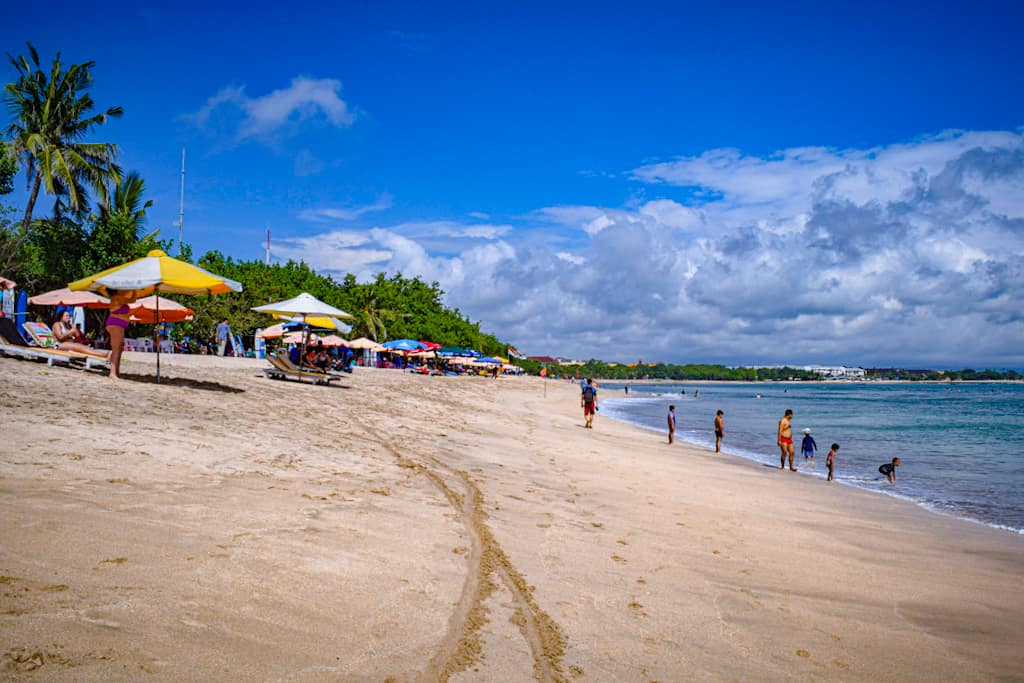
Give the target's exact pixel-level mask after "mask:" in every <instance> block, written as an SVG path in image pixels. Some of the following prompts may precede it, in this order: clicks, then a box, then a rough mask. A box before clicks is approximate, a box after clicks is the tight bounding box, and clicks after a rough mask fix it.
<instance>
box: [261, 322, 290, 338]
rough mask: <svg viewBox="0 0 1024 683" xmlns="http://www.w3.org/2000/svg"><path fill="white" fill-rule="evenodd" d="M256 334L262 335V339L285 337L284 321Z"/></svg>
mask: <svg viewBox="0 0 1024 683" xmlns="http://www.w3.org/2000/svg"><path fill="white" fill-rule="evenodd" d="M256 336H257V337H260V338H261V339H277V338H278V337H283V336H284V323H278V324H276V325H271V326H270V327H268V328H267V329H265V330H263V331H262V332H260V333H259V334H258V335H256Z"/></svg>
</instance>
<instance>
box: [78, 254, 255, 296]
mask: <svg viewBox="0 0 1024 683" xmlns="http://www.w3.org/2000/svg"><path fill="white" fill-rule="evenodd" d="M68 287H69V288H70V289H73V290H76V291H77V290H83V289H88V290H89V291H92V292H99V293H100V294H103V295H105V296H110V292H111V291H119V292H126V293H128V296H129V298H131V299H137V298H139V297H142V296H149V295H150V294H154V293H156V292H162V293H164V294H167V293H170V294H227V293H228V292H241V291H242V285H241V284H239V283H238V282H235V281H234V280H229V279H227V278H226V277H221V276H220V275H214V274H213V273H211V272H209V271H206V270H203V269H202V268H200V267H199V266H194V265H192V264H191V263H186V262H185V261H179V260H178V259H176V258H171V257H170V256H168V255H167V254H165V253H164V252H162V251H160V250H159V249H154V250H153V251H151V252H149V253H148V254H146V255H145V256H144V257H142V258H140V259H135V260H134V261H129V262H128V263H124V264H122V265H120V266H114V267H113V268H108V269H107V270H104V271H103V272H102V273H96V274H95V275H90V276H89V277H86V278H82V279H81V280H75V281H74V282H72V283H71V284H70V285H68Z"/></svg>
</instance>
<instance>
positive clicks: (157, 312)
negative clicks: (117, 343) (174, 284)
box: [153, 287, 160, 384]
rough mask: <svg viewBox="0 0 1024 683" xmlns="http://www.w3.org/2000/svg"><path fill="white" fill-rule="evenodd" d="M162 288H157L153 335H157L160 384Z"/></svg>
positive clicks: (157, 361)
mask: <svg viewBox="0 0 1024 683" xmlns="http://www.w3.org/2000/svg"><path fill="white" fill-rule="evenodd" d="M159 329H160V288H159V287H157V288H156V322H155V323H154V324H153V336H154V337H156V383H157V384H160V334H159V332H157V330H159Z"/></svg>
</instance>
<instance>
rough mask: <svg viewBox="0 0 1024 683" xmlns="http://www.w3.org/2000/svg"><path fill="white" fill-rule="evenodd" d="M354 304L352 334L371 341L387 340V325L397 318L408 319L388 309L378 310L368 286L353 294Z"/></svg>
mask: <svg viewBox="0 0 1024 683" xmlns="http://www.w3.org/2000/svg"><path fill="white" fill-rule="evenodd" d="M353 302H354V303H355V314H354V315H355V319H356V321H355V324H354V325H353V326H352V327H353V328H354V332H356V333H358V334H360V335H365V336H367V337H369V338H370V339H372V340H373V341H380V340H381V339H387V336H388V330H387V324H388V323H391V322H394V321H395V320H398V319H399V318H407V317H409V316H408V314H407V313H399V312H398V311H393V310H391V309H389V308H379V307H378V303H377V295H376V293H375V292H374V291H373V287H372V286H370V285H363V286H362V287H360V288H359V289H357V290H355V291H354V292H353Z"/></svg>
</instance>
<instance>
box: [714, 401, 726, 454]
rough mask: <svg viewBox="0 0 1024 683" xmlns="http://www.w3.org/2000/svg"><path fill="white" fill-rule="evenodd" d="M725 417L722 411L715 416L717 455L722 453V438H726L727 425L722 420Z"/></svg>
mask: <svg viewBox="0 0 1024 683" xmlns="http://www.w3.org/2000/svg"><path fill="white" fill-rule="evenodd" d="M724 416H725V413H723V412H722V411H721V410H719V411H718V414H717V415H715V453H721V452H722V437H723V436H725V423H724V421H723V420H722V418H723V417H724Z"/></svg>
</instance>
